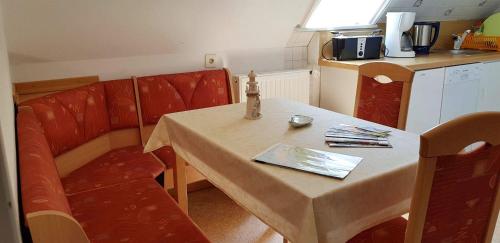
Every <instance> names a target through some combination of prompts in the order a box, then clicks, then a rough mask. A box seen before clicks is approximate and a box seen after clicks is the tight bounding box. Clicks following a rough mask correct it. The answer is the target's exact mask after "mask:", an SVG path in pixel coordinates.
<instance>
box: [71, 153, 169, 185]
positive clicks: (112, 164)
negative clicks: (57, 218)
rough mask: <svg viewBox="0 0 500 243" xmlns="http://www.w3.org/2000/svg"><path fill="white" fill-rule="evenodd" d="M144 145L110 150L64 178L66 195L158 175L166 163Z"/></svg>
mask: <svg viewBox="0 0 500 243" xmlns="http://www.w3.org/2000/svg"><path fill="white" fill-rule="evenodd" d="M142 151H143V147H142V146H140V145H139V146H129V147H124V148H119V149H115V150H111V151H109V152H108V153H106V154H104V155H102V156H100V157H98V158H97V159H95V160H93V161H91V162H89V163H87V164H86V165H84V166H82V167H81V168H78V169H77V170H75V171H73V172H71V173H70V174H69V175H68V176H66V177H64V178H62V184H63V187H64V191H65V192H66V194H75V193H78V192H83V191H89V190H94V189H97V188H101V187H106V186H112V185H115V184H119V183H123V182H126V181H128V180H131V179H138V178H155V177H157V176H159V175H160V174H161V173H162V172H163V171H164V170H165V166H164V165H163V164H162V163H161V162H160V161H158V160H157V159H156V158H155V157H153V156H152V155H151V154H150V153H146V154H144V153H143V152H142Z"/></svg>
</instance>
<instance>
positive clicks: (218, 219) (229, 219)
mask: <svg viewBox="0 0 500 243" xmlns="http://www.w3.org/2000/svg"><path fill="white" fill-rule="evenodd" d="M189 214H190V216H191V217H192V218H193V220H194V221H195V222H196V223H197V224H198V226H200V228H201V229H202V230H203V232H205V234H206V235H207V236H208V238H209V239H210V240H211V241H212V242H215V243H226V242H228V243H229V242H231V243H232V242H241V243H246V242H262V243H264V242H266V243H274V242H279V243H281V242H283V238H282V237H281V235H279V234H278V233H276V232H275V231H274V230H272V229H271V228H269V227H268V226H267V225H265V224H264V223H262V222H261V221H260V220H259V219H257V218H256V217H254V216H252V215H251V214H249V213H247V212H246V211H245V210H244V209H243V208H241V207H240V206H238V205H237V204H236V203H234V202H233V201H232V200H231V199H230V198H229V197H227V196H226V195H224V193H222V192H221V191H219V190H218V189H216V188H210V189H205V190H202V191H197V192H194V193H190V194H189ZM496 229H497V232H495V235H494V236H493V242H495V243H500V223H499V222H498V221H497V226H496Z"/></svg>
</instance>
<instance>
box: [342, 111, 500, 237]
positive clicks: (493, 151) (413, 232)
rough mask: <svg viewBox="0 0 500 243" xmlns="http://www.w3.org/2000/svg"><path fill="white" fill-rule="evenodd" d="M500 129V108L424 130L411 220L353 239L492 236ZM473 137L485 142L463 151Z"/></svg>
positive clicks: (498, 202) (499, 203)
mask: <svg viewBox="0 0 500 243" xmlns="http://www.w3.org/2000/svg"><path fill="white" fill-rule="evenodd" d="M499 131H500V112H484V113H476V114H472V115H468V116H463V117H461V118H458V119H456V120H453V121H450V122H448V123H445V124H442V125H440V126H438V127H436V128H434V129H432V130H430V131H428V132H426V133H425V134H423V135H422V136H421V139H420V141H421V144H420V160H419V163H418V172H417V179H416V186H415V191H414V194H413V198H412V203H411V208H410V217H409V220H408V223H406V220H404V219H403V218H398V219H394V220H391V221H388V222H385V223H383V224H380V225H377V226H375V227H373V228H371V229H368V230H366V231H363V232H362V233H360V234H358V235H357V236H356V237H354V238H353V239H351V240H350V241H349V242H350V243H354V242H365V243H368V242H405V243H413V242H491V239H492V237H493V231H494V229H495V225H496V221H497V217H498V211H499V207H500V193H498V192H499V186H498V185H499V178H498V176H499V173H500V135H499ZM475 142H484V144H483V145H482V146H481V147H480V148H477V149H476V150H474V151H472V152H467V153H465V152H463V149H464V148H465V147H467V146H468V145H470V144H473V143H475ZM405 231H406V234H405Z"/></svg>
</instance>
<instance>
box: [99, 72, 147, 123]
mask: <svg viewBox="0 0 500 243" xmlns="http://www.w3.org/2000/svg"><path fill="white" fill-rule="evenodd" d="M103 84H104V88H105V90H106V99H107V107H108V114H109V124H110V126H111V129H112V130H116V129H123V128H135V127H138V126H139V119H138V117H137V107H136V104H135V92H134V83H133V81H132V79H123V80H112V81H105V82H103Z"/></svg>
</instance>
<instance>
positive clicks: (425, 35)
mask: <svg viewBox="0 0 500 243" xmlns="http://www.w3.org/2000/svg"><path fill="white" fill-rule="evenodd" d="M440 26H441V24H440V23H439V22H416V23H415V24H413V33H412V38H413V50H414V51H415V53H417V54H429V51H430V50H431V47H432V46H433V45H434V44H436V41H437V39H438V36H439V28H440ZM433 30H434V35H433Z"/></svg>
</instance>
